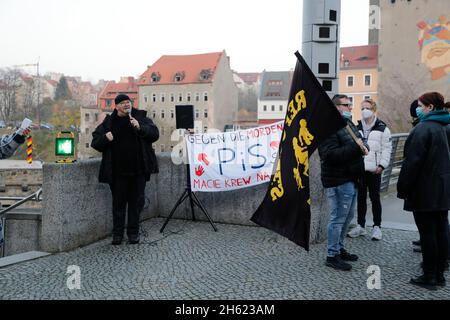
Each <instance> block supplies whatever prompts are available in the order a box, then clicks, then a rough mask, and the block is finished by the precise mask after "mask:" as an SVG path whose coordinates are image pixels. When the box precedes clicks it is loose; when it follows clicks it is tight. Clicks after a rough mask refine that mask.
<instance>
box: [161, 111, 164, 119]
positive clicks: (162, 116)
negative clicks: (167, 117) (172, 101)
mask: <svg viewBox="0 0 450 320" xmlns="http://www.w3.org/2000/svg"><path fill="white" fill-rule="evenodd" d="M161 119H164V110H161Z"/></svg>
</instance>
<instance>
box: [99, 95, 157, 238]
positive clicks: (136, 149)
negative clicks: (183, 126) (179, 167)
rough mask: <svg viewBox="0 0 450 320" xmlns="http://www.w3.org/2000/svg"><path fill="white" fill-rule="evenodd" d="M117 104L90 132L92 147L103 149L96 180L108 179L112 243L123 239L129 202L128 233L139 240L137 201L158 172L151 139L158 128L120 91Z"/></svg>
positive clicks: (155, 135)
mask: <svg viewBox="0 0 450 320" xmlns="http://www.w3.org/2000/svg"><path fill="white" fill-rule="evenodd" d="M114 102H115V105H116V108H115V110H114V111H113V112H112V114H111V115H107V116H106V117H105V119H104V120H103V122H102V123H101V124H100V125H99V126H98V127H97V128H96V129H95V131H94V132H93V133H92V136H93V139H92V143H91V146H92V148H94V149H96V150H98V151H100V152H102V162H101V165H100V172H99V182H103V183H108V184H109V186H110V188H111V193H112V198H113V241H112V244H113V245H118V244H121V243H122V240H123V233H124V229H125V214H126V207H127V205H128V223H127V236H128V241H129V243H130V244H135V243H139V214H140V206H141V205H140V203H139V202H140V201H141V199H140V198H141V197H142V193H143V190H144V189H145V183H146V181H148V180H149V179H150V174H152V173H156V172H158V164H157V161H156V156H155V152H154V151H153V148H152V147H151V143H152V142H155V141H156V140H158V138H159V131H158V128H157V127H156V126H155V125H154V124H153V122H152V120H150V119H149V118H147V112H146V111H143V110H137V109H135V108H132V107H131V101H130V98H129V97H128V96H127V95H124V94H120V95H118V96H117V97H116V98H115V100H114Z"/></svg>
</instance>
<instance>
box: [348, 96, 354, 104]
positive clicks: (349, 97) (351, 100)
mask: <svg viewBox="0 0 450 320" xmlns="http://www.w3.org/2000/svg"><path fill="white" fill-rule="evenodd" d="M348 100H349V101H350V103H351V104H353V97H351V96H348Z"/></svg>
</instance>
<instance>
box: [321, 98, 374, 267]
mask: <svg viewBox="0 0 450 320" xmlns="http://www.w3.org/2000/svg"><path fill="white" fill-rule="evenodd" d="M333 103H334V104H335V105H336V108H337V109H338V110H339V112H340V113H341V114H342V115H343V117H344V118H345V119H346V122H347V127H346V128H343V129H340V130H339V131H338V132H337V133H335V134H333V135H331V136H330V137H329V138H327V139H326V140H325V141H324V142H322V143H321V144H320V146H319V156H320V161H321V169H322V172H321V179H322V184H323V187H324V188H325V192H326V195H327V198H328V203H329V205H330V210H331V212H330V217H329V223H328V250H327V251H328V252H327V259H326V263H325V264H326V265H327V266H329V267H332V268H335V269H338V270H351V268H352V266H351V265H350V264H348V263H347V262H345V261H356V260H358V256H357V255H355V254H350V253H349V252H348V251H346V250H345V248H344V238H345V235H346V234H347V231H348V227H349V225H350V222H351V220H352V219H353V216H354V214H355V205H356V194H357V187H356V184H357V182H358V180H359V179H360V178H361V177H362V176H363V175H364V160H363V156H364V155H367V154H368V152H369V146H368V145H366V144H364V143H363V141H362V137H361V135H360V133H359V132H358V129H357V128H356V127H355V125H354V124H353V123H352V121H351V116H352V114H351V110H352V105H351V103H350V101H349V99H348V97H347V96H345V95H336V96H335V97H334V98H333Z"/></svg>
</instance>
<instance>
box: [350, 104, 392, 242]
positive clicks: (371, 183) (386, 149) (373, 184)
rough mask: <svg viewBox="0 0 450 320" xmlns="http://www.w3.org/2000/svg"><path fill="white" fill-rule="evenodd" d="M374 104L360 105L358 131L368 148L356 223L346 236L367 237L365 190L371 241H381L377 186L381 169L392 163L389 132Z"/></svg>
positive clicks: (379, 181)
mask: <svg viewBox="0 0 450 320" xmlns="http://www.w3.org/2000/svg"><path fill="white" fill-rule="evenodd" d="M376 112H377V104H376V103H375V101H373V100H371V99H366V100H364V101H363V102H362V103H361V115H362V121H358V130H359V131H360V133H361V135H362V136H363V137H364V140H365V142H367V144H368V145H369V147H370V151H369V154H368V155H367V156H365V157H364V166H365V174H364V177H363V179H361V181H360V183H359V186H358V224H357V225H356V227H354V228H353V229H352V230H350V232H349V233H348V236H349V237H351V238H355V237H358V236H362V235H366V234H367V232H366V230H365V224H366V212H367V189H368V190H369V197H370V201H371V203H372V213H373V229H372V240H381V238H382V232H381V211H382V210H381V200H380V187H381V175H382V173H383V170H384V169H385V168H387V167H388V166H389V163H390V160H391V150H392V142H391V131H390V130H389V128H388V127H387V126H386V124H385V123H384V122H383V121H381V120H380V119H378V118H377V116H376Z"/></svg>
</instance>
